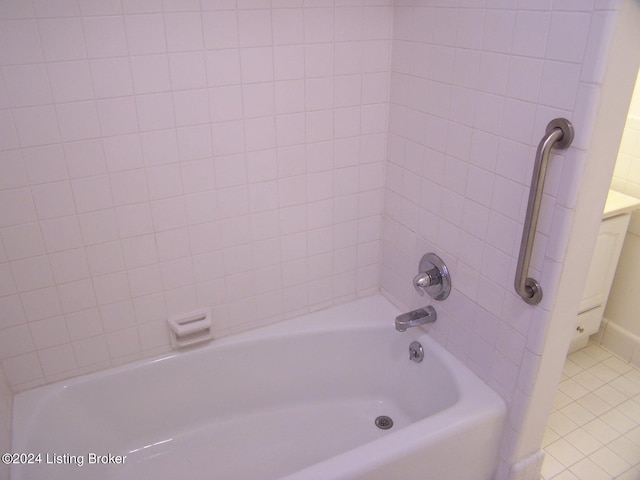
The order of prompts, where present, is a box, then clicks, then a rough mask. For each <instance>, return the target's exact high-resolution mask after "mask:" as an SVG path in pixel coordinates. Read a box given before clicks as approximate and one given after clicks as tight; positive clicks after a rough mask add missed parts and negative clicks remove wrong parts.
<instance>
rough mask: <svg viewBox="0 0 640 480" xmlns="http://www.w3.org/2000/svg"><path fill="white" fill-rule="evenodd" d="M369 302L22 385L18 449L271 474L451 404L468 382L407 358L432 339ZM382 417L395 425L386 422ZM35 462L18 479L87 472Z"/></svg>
mask: <svg viewBox="0 0 640 480" xmlns="http://www.w3.org/2000/svg"><path fill="white" fill-rule="evenodd" d="M374 303H376V302H374ZM373 308H374V310H376V312H375V314H373V312H371V313H372V314H371V315H365V316H364V317H365V318H364V319H357V320H354V319H349V318H347V316H348V315H349V314H350V312H349V310H350V308H349V307H345V309H343V310H345V311H344V312H343V313H344V314H345V316H344V317H343V316H341V313H340V312H337V314H336V315H337V316H336V317H334V318H332V319H329V320H327V319H326V318H323V317H322V316H314V315H311V316H307V317H306V318H303V319H296V320H292V321H287V322H284V323H282V324H279V325H274V326H272V327H265V328H263V329H260V331H256V332H249V333H247V334H242V335H238V336H235V337H233V338H227V339H221V340H219V341H216V342H213V343H212V344H211V345H209V346H206V347H201V348H197V349H193V350H191V351H188V352H184V353H178V354H174V355H170V356H167V357H163V358H160V359H156V360H153V361H147V362H140V363H138V364H135V365H131V366H126V367H122V368H118V369H114V370H112V371H107V372H102V373H99V374H92V375H89V376H86V377H81V378H77V379H74V380H71V381H68V382H66V383H65V384H62V385H52V386H47V387H41V388H39V389H35V390H33V391H29V392H25V393H23V394H20V395H18V397H17V401H16V408H15V415H14V417H15V423H14V431H15V432H16V434H15V435H14V451H40V452H53V451H55V452H56V453H68V454H72V455H86V454H87V453H88V452H96V453H100V454H107V453H112V454H119V455H126V456H127V459H126V468H123V466H121V465H94V466H91V467H90V468H91V474H92V477H93V478H103V479H107V478H119V479H125V478H127V479H128V478H131V479H133V478H151V477H153V478H175V477H180V476H181V477H185V475H186V477H185V478H190V479H194V480H195V479H197V478H218V479H224V478H243V479H253V478H255V479H261V480H264V479H270V478H274V479H275V478H280V477H283V476H286V475H288V474H291V473H293V472H296V471H298V470H301V469H304V468H306V467H309V466H310V465H313V464H316V463H318V462H322V461H326V460H327V459H330V458H332V457H334V456H337V455H340V454H342V453H344V452H347V451H349V450H351V449H354V448H356V447H358V446H361V445H365V444H367V443H369V442H372V441H375V440H378V439H381V438H384V437H388V436H393V435H397V434H398V433H399V432H402V431H403V430H406V427H409V426H412V425H415V424H416V423H419V422H420V421H421V420H424V419H426V418H429V417H433V416H434V415H436V414H438V412H442V411H446V410H447V409H451V407H452V406H454V405H456V403H458V402H459V399H460V390H459V385H458V382H457V380H456V378H455V376H453V375H452V374H451V371H450V365H447V364H446V362H445V361H443V358H442V357H441V355H440V354H437V353H436V352H437V350H438V346H437V345H428V347H429V348H425V359H424V360H423V362H421V363H415V362H412V361H410V360H409V353H408V347H409V344H410V343H411V341H413V340H415V339H416V338H418V337H420V339H421V341H422V342H427V343H429V342H432V340H430V339H429V338H428V337H426V336H425V335H423V333H424V332H422V331H421V330H420V329H415V330H414V331H413V332H405V333H403V334H399V333H397V332H395V331H394V330H393V323H392V321H393V318H394V316H395V314H397V312H396V310H395V309H394V308H393V307H392V306H391V305H390V304H388V303H386V302H378V304H377V305H374V307H373ZM301 322H302V323H301ZM379 415H388V416H390V417H392V418H393V421H394V427H393V428H392V429H390V430H381V429H379V428H377V427H376V426H375V424H374V419H375V418H376V417H377V416H379ZM39 467H40V468H37V469H34V468H32V469H26V468H17V469H14V471H13V472H12V473H13V478H15V479H16V480H19V479H27V478H41V477H38V476H37V475H39V474H40V473H46V475H47V478H52V479H55V478H86V473H87V472H86V470H85V469H86V468H89V466H86V465H85V466H84V467H82V468H79V467H78V466H77V465H73V464H70V465H48V466H42V465H40V466H39ZM43 468H44V469H43ZM38 472H40V473H38ZM32 474H35V476H32Z"/></svg>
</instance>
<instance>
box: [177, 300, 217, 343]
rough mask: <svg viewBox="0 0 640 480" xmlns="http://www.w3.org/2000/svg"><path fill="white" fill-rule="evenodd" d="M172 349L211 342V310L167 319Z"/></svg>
mask: <svg viewBox="0 0 640 480" xmlns="http://www.w3.org/2000/svg"><path fill="white" fill-rule="evenodd" d="M167 322H168V324H169V330H170V331H171V346H172V347H173V348H183V347H189V346H191V345H196V344H198V343H202V342H207V341H209V340H211V309H209V308H207V309H203V310H198V311H195V312H191V313H187V314H182V315H176V316H173V317H169V319H168V321H167Z"/></svg>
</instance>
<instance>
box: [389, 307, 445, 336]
mask: <svg viewBox="0 0 640 480" xmlns="http://www.w3.org/2000/svg"><path fill="white" fill-rule="evenodd" d="M437 318H438V315H437V314H436V309H435V308H433V307H432V306H431V305H429V306H427V307H424V308H418V309H417V310H411V311H410V312H407V313H403V314H402V315H398V316H397V317H396V330H397V331H399V332H405V331H406V330H407V328H411V327H417V326H418V325H424V324H425V323H433V322H435V321H436V319H437Z"/></svg>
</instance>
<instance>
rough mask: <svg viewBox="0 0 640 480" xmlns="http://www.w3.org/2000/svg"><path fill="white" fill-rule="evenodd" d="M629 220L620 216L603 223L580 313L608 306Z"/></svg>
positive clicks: (624, 216) (626, 216) (627, 217)
mask: <svg viewBox="0 0 640 480" xmlns="http://www.w3.org/2000/svg"><path fill="white" fill-rule="evenodd" d="M629 219H630V216H629V215H619V216H617V217H613V218H607V219H606V220H603V221H602V224H601V225H600V231H599V232H598V240H597V242H596V248H595V250H594V252H593V258H592V259H591V267H590V268H589V274H588V275H587V284H586V285H585V287H584V292H583V294H582V302H581V303H580V309H579V310H578V311H579V312H584V311H585V310H589V309H591V308H594V307H597V306H600V305H602V306H604V305H606V303H607V297H608V296H609V291H610V290H611V284H612V283H613V277H614V275H615V273H616V267H617V266H618V258H619V257H620V252H621V251H622V244H623V243H624V237H625V235H626V233H627V226H628V225H629Z"/></svg>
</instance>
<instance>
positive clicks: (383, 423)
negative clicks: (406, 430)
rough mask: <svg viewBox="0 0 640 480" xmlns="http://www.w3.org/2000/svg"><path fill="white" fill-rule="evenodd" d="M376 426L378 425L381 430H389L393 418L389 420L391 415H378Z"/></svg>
mask: <svg viewBox="0 0 640 480" xmlns="http://www.w3.org/2000/svg"><path fill="white" fill-rule="evenodd" d="M375 423H376V427H378V428H379V429H381V430H389V429H390V428H391V427H393V420H391V417H387V416H386V415H380V416H379V417H378V418H376V422H375Z"/></svg>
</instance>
